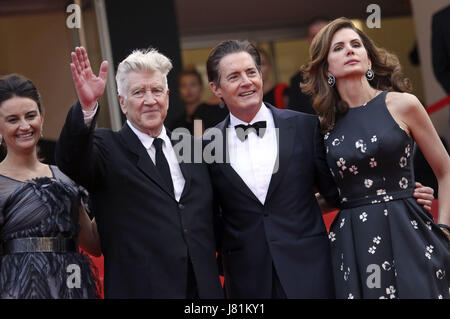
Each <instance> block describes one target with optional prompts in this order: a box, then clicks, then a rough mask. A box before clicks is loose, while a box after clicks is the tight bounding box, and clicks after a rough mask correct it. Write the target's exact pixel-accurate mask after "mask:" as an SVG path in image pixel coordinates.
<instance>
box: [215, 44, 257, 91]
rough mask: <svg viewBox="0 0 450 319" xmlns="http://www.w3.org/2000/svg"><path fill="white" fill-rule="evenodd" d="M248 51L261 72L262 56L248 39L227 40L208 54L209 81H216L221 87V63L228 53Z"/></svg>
mask: <svg viewBox="0 0 450 319" xmlns="http://www.w3.org/2000/svg"><path fill="white" fill-rule="evenodd" d="M239 52H247V53H248V54H250V56H251V57H252V59H253V61H254V62H255V66H256V69H257V70H258V72H259V73H261V56H260V55H259V51H258V49H257V48H256V47H255V46H254V45H253V44H252V43H251V42H250V41H248V40H227V41H223V42H220V43H219V44H218V45H216V46H215V47H214V48H213V49H212V51H211V53H210V54H209V56H208V60H207V61H206V71H207V73H208V81H209V82H214V84H215V85H216V86H217V87H220V68H219V63H220V61H221V60H222V58H224V57H225V56H227V55H228V54H232V53H239Z"/></svg>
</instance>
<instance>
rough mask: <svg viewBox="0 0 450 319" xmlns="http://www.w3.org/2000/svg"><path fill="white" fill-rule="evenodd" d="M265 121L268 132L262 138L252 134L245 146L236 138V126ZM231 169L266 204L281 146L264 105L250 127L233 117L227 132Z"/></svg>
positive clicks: (271, 116) (244, 142) (269, 112)
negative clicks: (279, 146)
mask: <svg viewBox="0 0 450 319" xmlns="http://www.w3.org/2000/svg"><path fill="white" fill-rule="evenodd" d="M258 121H266V125H267V128H266V131H265V133H264V136H263V137H259V136H258V135H256V133H255V132H254V131H253V130H251V132H250V133H249V134H248V136H247V138H246V139H245V140H244V141H243V142H242V141H241V140H240V139H239V138H238V137H237V135H236V130H235V129H234V126H236V125H238V124H245V125H247V124H253V123H255V122H258ZM227 140H228V152H229V156H230V157H229V158H230V165H231V167H233V169H234V170H235V171H236V173H238V175H239V176H240V177H241V178H242V180H243V181H244V183H245V184H246V185H247V186H248V188H249V189H250V190H251V191H252V192H253V194H255V196H256V197H257V198H258V199H259V201H260V202H261V203H262V204H264V202H265V200H266V196H267V191H268V189H269V184H270V180H271V178H272V173H273V171H274V168H275V164H276V160H277V154H278V143H277V134H276V130H275V124H274V121H273V115H272V112H271V111H270V110H269V109H268V108H267V107H266V106H265V105H264V103H263V104H262V106H261V108H260V109H259V111H258V113H257V114H256V116H255V117H254V118H253V120H252V121H251V122H250V123H246V122H243V121H241V120H239V119H238V118H237V117H235V116H233V114H231V113H230V125H229V127H228V129H227Z"/></svg>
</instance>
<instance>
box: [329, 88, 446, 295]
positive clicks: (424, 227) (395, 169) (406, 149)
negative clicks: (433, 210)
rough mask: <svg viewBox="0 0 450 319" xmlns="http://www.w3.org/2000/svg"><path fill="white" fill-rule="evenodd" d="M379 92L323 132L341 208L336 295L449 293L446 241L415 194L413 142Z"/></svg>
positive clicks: (333, 237) (334, 233) (335, 237)
mask: <svg viewBox="0 0 450 319" xmlns="http://www.w3.org/2000/svg"><path fill="white" fill-rule="evenodd" d="M386 94H387V91H385V92H382V93H381V94H379V95H378V96H376V97H375V98H374V99H372V100H371V101H369V102H368V103H367V104H366V105H364V106H360V107H356V108H350V109H349V111H348V112H347V113H346V114H345V115H344V116H343V117H341V118H339V119H338V121H337V123H336V125H335V127H334V129H333V130H332V131H330V132H329V133H327V134H326V135H325V136H324V139H325V146H326V152H327V161H328V165H329V167H330V169H331V173H332V175H333V177H334V179H335V181H336V184H337V186H338V190H339V195H340V200H341V208H342V211H340V213H339V214H338V215H337V216H336V218H335V220H334V222H333V224H332V225H331V228H330V233H329V239H330V243H331V247H332V259H333V271H334V278H335V286H336V296H337V297H338V298H387V299H391V298H449V288H450V253H449V242H448V240H447V239H446V237H445V235H444V233H443V232H442V231H441V230H440V229H439V227H437V226H436V225H435V224H434V222H433V219H432V216H431V215H430V214H429V213H428V212H426V211H425V210H424V209H423V208H422V207H421V206H419V205H418V204H417V202H416V199H415V198H413V197H412V194H413V192H414V188H415V184H414V171H413V166H412V152H413V148H414V140H413V139H412V138H411V137H409V136H408V134H406V132H405V131H404V130H402V129H401V128H400V127H399V125H398V124H397V123H396V122H395V120H394V119H393V118H392V116H391V114H390V113H389V111H388V109H387V107H386V103H385V98H386Z"/></svg>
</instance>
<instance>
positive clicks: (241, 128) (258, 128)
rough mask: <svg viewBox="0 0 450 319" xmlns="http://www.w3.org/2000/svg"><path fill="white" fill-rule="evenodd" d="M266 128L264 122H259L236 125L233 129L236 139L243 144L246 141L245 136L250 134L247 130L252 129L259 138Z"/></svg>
mask: <svg viewBox="0 0 450 319" xmlns="http://www.w3.org/2000/svg"><path fill="white" fill-rule="evenodd" d="M266 127H267V124H266V121H259V122H255V123H253V124H248V125H245V124H239V125H236V126H235V127H234V128H235V129H236V135H237V137H238V138H239V139H240V140H241V141H242V142H243V141H245V140H246V139H247V135H248V134H249V133H250V132H251V131H248V130H250V129H254V130H255V133H256V135H258V136H259V137H263V136H264V133H265V132H266Z"/></svg>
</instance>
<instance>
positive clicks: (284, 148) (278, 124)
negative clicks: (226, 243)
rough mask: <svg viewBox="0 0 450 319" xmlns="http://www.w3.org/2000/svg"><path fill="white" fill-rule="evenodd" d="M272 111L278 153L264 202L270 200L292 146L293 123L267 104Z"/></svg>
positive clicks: (284, 168)
mask: <svg viewBox="0 0 450 319" xmlns="http://www.w3.org/2000/svg"><path fill="white" fill-rule="evenodd" d="M267 106H268V108H269V110H270V111H271V112H272V115H273V120H274V123H275V128H278V130H277V142H278V154H277V160H276V163H277V164H276V165H275V167H274V173H273V174H272V178H271V180H270V184H269V189H268V191H267V196H266V201H265V202H266V203H267V202H268V201H269V200H270V197H271V196H272V194H273V192H274V191H275V189H276V188H277V186H278V184H279V183H280V181H281V179H282V178H283V176H284V175H285V173H286V170H287V167H288V165H289V162H290V160H291V157H292V151H293V148H294V136H295V130H296V128H295V125H294V123H293V121H292V119H291V118H289V117H284V116H283V113H282V112H281V111H280V110H278V109H276V108H274V107H273V106H271V105H267Z"/></svg>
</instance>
